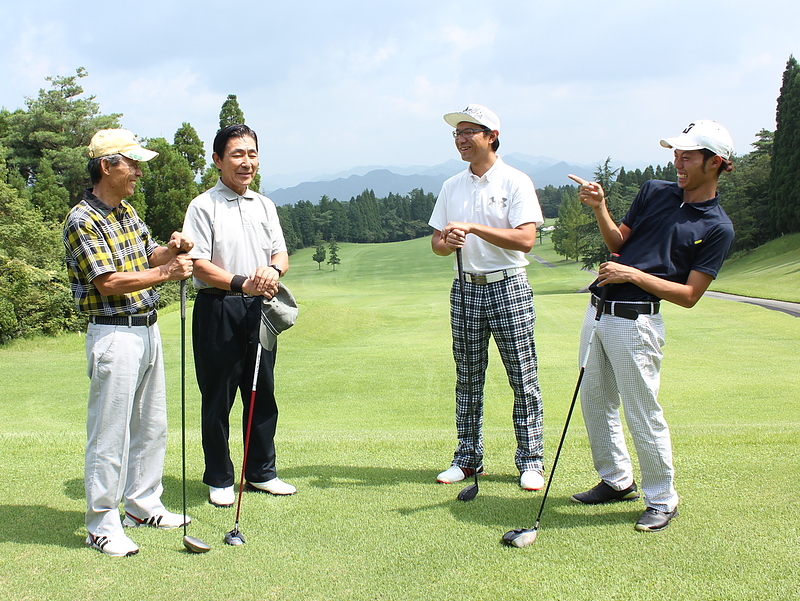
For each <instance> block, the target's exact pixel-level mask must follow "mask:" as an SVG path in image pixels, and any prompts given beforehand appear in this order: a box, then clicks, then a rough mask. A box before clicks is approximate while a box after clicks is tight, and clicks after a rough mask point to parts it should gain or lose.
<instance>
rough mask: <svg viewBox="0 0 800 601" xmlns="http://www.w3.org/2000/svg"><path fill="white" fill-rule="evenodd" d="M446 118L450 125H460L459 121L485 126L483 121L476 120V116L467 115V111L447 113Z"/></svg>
mask: <svg viewBox="0 0 800 601" xmlns="http://www.w3.org/2000/svg"><path fill="white" fill-rule="evenodd" d="M444 120H445V121H446V122H447V124H448V125H449V126H450V127H458V124H459V123H474V124H475V125H480V126H481V127H485V125H484V124H483V123H480V122H478V121H476V120H475V117H472V116H470V115H467V114H466V113H447V114H446V115H445V116H444Z"/></svg>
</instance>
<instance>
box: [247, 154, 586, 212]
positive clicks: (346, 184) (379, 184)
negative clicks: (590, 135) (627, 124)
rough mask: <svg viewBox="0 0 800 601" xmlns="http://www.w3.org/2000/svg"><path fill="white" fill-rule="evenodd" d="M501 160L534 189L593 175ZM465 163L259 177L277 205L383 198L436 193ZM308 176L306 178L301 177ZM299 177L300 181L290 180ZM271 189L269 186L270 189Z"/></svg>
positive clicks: (551, 164)
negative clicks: (524, 176)
mask: <svg viewBox="0 0 800 601" xmlns="http://www.w3.org/2000/svg"><path fill="white" fill-rule="evenodd" d="M503 160H504V161H505V162H506V163H508V164H509V165H511V166H512V167H515V168H516V169H519V170H520V171H522V172H524V173H527V174H528V175H529V176H530V178H531V179H532V180H533V183H534V185H535V186H536V187H537V188H544V187H545V186H548V185H552V186H555V187H559V186H564V185H567V184H571V183H572V182H571V180H570V179H569V178H567V174H568V173H574V174H575V175H579V176H581V177H583V178H586V179H592V178H593V177H594V175H593V173H594V169H595V168H596V167H594V166H593V167H589V166H587V165H571V164H569V163H566V162H564V161H558V160H556V159H551V158H548V157H533V156H529V155H525V154H520V153H511V154H509V155H505V156H503ZM466 166H467V164H466V163H464V162H463V161H458V160H455V159H452V160H449V161H447V162H446V163H441V164H439V165H434V166H433V167H425V166H422V165H414V166H411V167H387V166H380V165H371V166H365V167H355V168H353V169H349V170H347V171H342V172H339V173H334V174H319V173H317V174H314V173H312V172H307V173H305V174H296V175H295V176H283V177H273V178H265V177H262V180H261V188H262V190H269V191H268V192H266V195H267V196H269V197H270V198H271V199H272V200H273V202H274V203H275V204H277V205H286V204H295V203H296V202H297V201H299V200H309V201H311V202H312V203H315V204H316V203H317V202H319V199H320V198H321V197H322V196H323V195H327V196H328V198H331V199H334V198H336V199H338V200H340V201H347V200H350V199H351V198H352V197H354V196H358V195H359V194H361V193H362V192H363V191H364V190H372V191H374V192H375V195H376V196H377V197H378V198H384V197H386V196H388V195H389V193H390V192H393V193H395V194H400V195H405V194H408V193H409V192H411V190H413V189H415V188H421V189H422V190H424V191H425V192H432V193H433V194H434V195H436V194H438V193H439V190H440V188H441V187H442V184H443V183H444V181H445V180H446V179H447V178H449V177H451V176H453V175H455V174H456V173H458V172H460V171H463V170H464V169H466ZM304 177H307V178H308V180H307V181H302V178H304ZM298 179H300V180H301V181H300V182H299V183H293V180H294V181H297V180H298ZM271 188H272V189H271Z"/></svg>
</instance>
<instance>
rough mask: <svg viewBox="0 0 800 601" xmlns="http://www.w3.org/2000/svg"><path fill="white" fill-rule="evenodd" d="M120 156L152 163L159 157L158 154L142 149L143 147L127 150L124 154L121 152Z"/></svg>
mask: <svg viewBox="0 0 800 601" xmlns="http://www.w3.org/2000/svg"><path fill="white" fill-rule="evenodd" d="M120 154H121V155H122V156H124V157H127V158H129V159H131V160H132V161H150V160H152V159H154V158H156V157H157V156H158V153H157V152H155V151H153V150H148V149H147V148H142V147H141V146H137V147H136V148H131V149H130V150H125V151H124V152H120Z"/></svg>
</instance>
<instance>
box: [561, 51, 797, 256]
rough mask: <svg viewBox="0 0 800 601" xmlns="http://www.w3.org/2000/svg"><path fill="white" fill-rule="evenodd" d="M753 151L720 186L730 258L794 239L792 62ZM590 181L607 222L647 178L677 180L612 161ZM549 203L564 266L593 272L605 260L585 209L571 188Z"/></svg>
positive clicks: (738, 159) (671, 171) (669, 172)
mask: <svg viewBox="0 0 800 601" xmlns="http://www.w3.org/2000/svg"><path fill="white" fill-rule="evenodd" d="M756 138H757V140H756V141H755V142H754V143H753V144H752V147H753V150H752V151H751V152H749V153H746V154H743V155H736V156H734V157H733V164H734V170H733V172H732V173H727V174H723V175H722V177H720V179H719V195H720V203H721V205H722V208H723V209H725V212H726V213H727V214H728V216H729V217H730V218H731V221H733V225H734V229H735V231H736V239H735V241H734V244H733V248H732V249H731V250H732V253H742V252H746V251H749V250H752V249H754V248H756V247H758V246H760V245H762V244H764V243H766V242H769V241H770V240H773V239H775V238H778V237H780V236H783V235H785V234H792V233H796V232H800V188H798V186H797V185H796V183H795V179H796V177H797V173H800V66H798V63H797V60H796V59H795V58H794V56H790V57H789V60H788V61H787V63H786V70H785V71H784V74H783V83H782V86H781V90H780V95H779V96H778V101H777V108H776V129H775V131H774V132H773V131H770V130H767V129H762V130H761V131H759V132H758V133H757V134H756ZM594 175H595V179H596V181H598V182H599V183H600V184H602V185H603V188H604V189H605V191H606V199H607V203H608V208H609V212H610V213H611V216H612V217H613V218H614V219H615V220H616V221H617V222H619V221H620V220H621V219H622V217H624V215H625V213H626V212H627V210H628V208H629V207H630V205H631V203H632V202H633V199H634V198H635V197H636V194H637V193H638V192H639V188H640V187H641V185H642V184H643V183H644V182H645V181H647V180H650V179H664V180H667V181H677V173H676V171H675V166H674V165H673V164H672V163H669V164H668V165H667V166H666V167H664V168H662V167H656V169H652V167H648V168H647V169H646V170H645V171H644V172H639V170H638V169H637V170H636V171H635V172H631V171H628V172H626V171H625V169H624V168H619V169H613V168H612V166H611V158H610V157H609V158H608V159H606V161H605V162H604V163H603V164H602V165H599V166H598V169H597V171H595V174H594ZM547 192H548V194H549V195H550V196H551V197H557V200H555V198H550V197H548V198H547V202H548V203H550V204H551V205H557V206H558V219H557V221H556V225H555V227H554V229H553V232H552V240H553V246H554V248H555V250H556V252H558V253H559V254H560V255H562V256H563V257H565V258H567V259H574V260H576V261H581V262H582V263H583V265H584V267H586V268H589V269H590V268H592V267H594V266H595V265H597V264H598V263H601V262H603V261H605V260H606V259H607V257H608V250H607V249H606V246H605V243H604V242H603V238H602V236H601V235H600V230H599V228H598V226H597V220H596V219H594V216H593V214H592V211H591V209H589V208H588V207H586V206H584V205H583V204H581V202H580V201H579V200H578V193H577V188H576V187H573V186H563V187H562V188H558V189H552V190H548V191H547Z"/></svg>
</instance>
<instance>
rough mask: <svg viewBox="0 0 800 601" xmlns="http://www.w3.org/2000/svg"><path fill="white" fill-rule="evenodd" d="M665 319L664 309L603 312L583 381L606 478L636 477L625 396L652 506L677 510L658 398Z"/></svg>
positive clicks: (622, 483) (618, 483)
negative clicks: (634, 315)
mask: <svg viewBox="0 0 800 601" xmlns="http://www.w3.org/2000/svg"><path fill="white" fill-rule="evenodd" d="M596 311H597V310H596V309H595V308H594V307H592V306H591V304H590V305H589V306H588V308H587V310H586V316H585V317H584V321H583V330H582V331H581V347H580V354H579V358H580V359H582V358H583V355H584V353H585V350H586V344H587V343H588V340H589V333H590V332H591V330H592V326H593V325H594V323H595V321H594V317H595V315H596ZM664 344H665V341H664V321H663V319H662V317H661V315H660V314H656V315H640V316H639V318H638V319H625V318H624V317H615V316H613V315H603V316H602V318H601V319H600V322H599V323H598V327H597V334H596V335H595V338H594V340H593V341H592V349H591V353H590V355H589V360H588V362H587V364H586V371H585V372H584V376H583V382H582V383H581V407H582V409H583V420H584V422H585V423H586V432H587V433H588V435H589V443H590V445H591V449H592V458H593V460H594V467H595V469H596V470H597V473H598V474H599V475H600V478H601V479H602V480H603V481H604V482H605V483H606V484H608V485H609V486H611V487H612V488H614V489H616V490H622V489H624V488H627V487H628V486H630V485H631V483H632V482H633V479H634V478H633V469H632V466H631V458H630V455H629V454H628V449H627V447H626V445H625V437H624V434H623V432H622V423H621V421H620V411H619V408H620V401H621V402H622V407H623V409H624V413H625V422H626V423H627V425H628V430H629V431H630V433H631V437H632V439H633V444H634V446H635V447H636V454H637V457H638V459H639V469H640V470H641V472H642V477H641V482H640V487H641V490H642V494H643V495H644V500H645V503H646V504H647V506H648V507H653V508H655V509H658V510H661V511H672V510H674V509H675V507H676V506H677V505H678V495H677V493H676V492H675V488H674V483H673V481H674V475H675V470H674V468H673V465H672V442H671V439H670V434H669V428H668V427H667V422H666V421H665V419H664V413H663V411H662V409H661V406H660V405H659V404H658V389H659V385H660V382H661V359H662V357H663V356H664V355H663V352H662V350H661V348H662V347H663V346H664Z"/></svg>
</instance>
